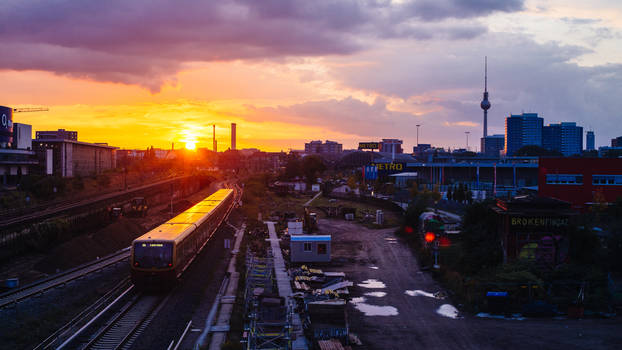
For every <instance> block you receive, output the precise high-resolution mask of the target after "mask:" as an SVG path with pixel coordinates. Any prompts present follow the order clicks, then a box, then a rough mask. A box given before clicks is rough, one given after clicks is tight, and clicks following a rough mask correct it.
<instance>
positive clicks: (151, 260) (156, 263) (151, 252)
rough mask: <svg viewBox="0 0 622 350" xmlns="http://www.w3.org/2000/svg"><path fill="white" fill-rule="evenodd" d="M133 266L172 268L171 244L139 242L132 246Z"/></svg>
mask: <svg viewBox="0 0 622 350" xmlns="http://www.w3.org/2000/svg"><path fill="white" fill-rule="evenodd" d="M134 266H136V267H142V268H166V267H171V266H173V245H172V244H171V243H157V242H139V243H135V244H134Z"/></svg>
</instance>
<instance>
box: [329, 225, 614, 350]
mask: <svg viewBox="0 0 622 350" xmlns="http://www.w3.org/2000/svg"><path fill="white" fill-rule="evenodd" d="M319 228H320V230H319V231H320V232H322V233H327V234H329V233H330V234H332V235H333V242H332V247H331V250H332V251H331V255H332V259H333V264H331V266H328V267H325V268H324V269H325V270H328V271H343V272H345V273H346V275H347V276H348V278H349V279H350V280H352V281H353V282H354V287H353V288H351V293H352V297H354V303H351V306H349V309H348V317H349V320H350V329H351V332H353V333H355V334H357V335H358V336H359V338H360V339H361V340H362V342H363V346H362V347H357V348H359V349H417V348H421V349H500V348H503V349H525V348H534V349H538V348H547V349H586V348H589V349H613V348H619V346H620V344H622V335H621V334H620V333H621V332H619V329H622V328H620V327H621V326H622V322H621V321H620V320H619V319H613V320H552V319H526V320H522V321H518V320H497V319H484V318H478V317H475V316H471V315H460V316H459V317H458V318H452V317H448V316H455V314H453V313H452V310H454V308H453V305H452V302H451V301H450V300H446V299H437V298H435V297H434V295H433V294H434V293H435V292H438V291H440V290H441V287H440V286H439V285H438V284H437V283H436V282H435V281H434V280H433V279H432V277H431V276H430V275H429V274H428V273H427V272H423V271H421V270H420V268H419V265H418V263H417V260H416V258H415V256H414V255H413V253H412V251H411V249H410V248H409V247H408V246H407V245H406V243H405V242H403V241H401V240H400V239H399V238H396V237H395V235H394V233H393V232H394V231H395V229H382V230H372V229H367V228H365V227H363V226H360V225H358V224H356V223H352V222H347V221H342V220H329V219H322V220H320V225H319ZM369 280H372V281H369ZM380 282H381V283H380ZM383 285H384V287H383ZM382 287H383V288H382ZM369 293H372V294H369ZM383 293H386V295H383ZM362 298H363V299H362ZM361 310H362V311H361ZM443 310H444V311H448V312H446V313H447V314H448V315H447V316H443V315H441V314H439V311H443ZM365 312H367V314H385V315H387V316H368V315H366V314H365Z"/></svg>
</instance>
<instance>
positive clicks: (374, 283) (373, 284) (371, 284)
mask: <svg viewBox="0 0 622 350" xmlns="http://www.w3.org/2000/svg"><path fill="white" fill-rule="evenodd" d="M357 285H358V286H359V287H363V288H385V287H386V285H385V284H384V283H382V282H381V281H378V280H374V279H369V280H365V281H363V283H359V284H357Z"/></svg>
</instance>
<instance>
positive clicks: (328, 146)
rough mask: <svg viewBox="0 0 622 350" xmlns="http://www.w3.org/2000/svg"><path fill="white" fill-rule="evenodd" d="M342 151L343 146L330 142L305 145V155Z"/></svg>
mask: <svg viewBox="0 0 622 350" xmlns="http://www.w3.org/2000/svg"><path fill="white" fill-rule="evenodd" d="M342 149H343V145H342V144H340V143H338V142H335V141H329V140H326V143H322V141H320V140H318V141H311V142H307V143H305V153H341V151H342Z"/></svg>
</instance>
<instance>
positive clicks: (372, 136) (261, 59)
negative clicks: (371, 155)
mask: <svg viewBox="0 0 622 350" xmlns="http://www.w3.org/2000/svg"><path fill="white" fill-rule="evenodd" d="M0 18H2V21H1V22H0V42H1V43H2V54H1V55H0V81H1V82H2V83H1V84H0V96H2V98H1V100H0V104H1V105H7V106H11V107H23V106H47V107H49V109H50V111H49V112H40V113H21V114H15V115H14V122H21V123H28V124H32V125H33V129H34V130H47V129H52V130H53V129H58V128H64V129H70V130H77V131H78V136H79V139H80V140H81V141H87V142H108V143H109V144H111V145H114V146H118V147H121V148H146V147H148V146H150V145H153V146H155V147H162V148H170V145H171V142H175V143H176V145H177V144H183V143H185V142H192V141H197V142H198V144H197V146H198V147H209V148H211V132H212V128H211V125H212V124H216V127H217V131H216V133H217V138H218V140H219V150H224V149H226V148H228V147H229V124H230V123H231V122H235V123H237V124H238V148H245V147H257V148H261V149H262V150H268V151H278V150H287V149H289V148H293V149H302V148H304V142H308V141H310V140H314V139H322V140H326V139H329V140H336V141H340V142H342V143H343V144H344V148H354V147H355V146H356V144H357V143H358V142H359V141H375V140H379V139H381V138H400V139H403V140H404V146H405V147H404V148H405V149H406V151H411V150H412V146H413V145H414V144H415V142H416V141H415V140H416V127H415V125H416V124H421V125H422V126H421V129H420V137H419V140H420V142H421V143H432V144H434V145H437V146H445V147H447V146H449V147H452V148H453V147H464V145H465V135H464V132H465V131H470V132H471V136H470V142H469V143H470V145H471V146H474V145H478V144H479V137H481V135H482V126H481V124H482V111H481V109H480V108H479V102H480V101H481V98H482V92H483V70H484V67H483V63H484V56H485V55H487V56H488V75H489V78H488V82H489V85H488V87H489V91H490V101H491V103H492V108H491V109H490V111H489V116H488V118H489V121H488V125H489V134H493V133H503V132H504V118H505V117H506V116H507V115H508V114H510V113H514V114H519V113H521V112H523V111H524V112H537V113H539V114H540V115H541V116H542V117H544V119H545V124H548V123H553V122H559V121H576V122H577V123H578V124H579V125H581V126H583V127H584V128H585V129H586V130H590V129H591V130H594V132H595V134H596V144H597V145H607V144H608V143H609V139H611V138H613V137H616V136H620V135H622V128H621V127H620V122H621V121H622V4H621V2H620V1H619V0H609V1H607V0H601V1H596V0H595V1H572V0H552V1H528V0H527V1H522V0H504V1H496V0H471V1H459V0H419V1H406V0H403V1H396V0H393V1H391V0H377V1H373V0H366V1H350V0H337V1H324V0H313V1H309V0H300V1H278V0H266V1H257V0H223V1H163V0H160V1H157V0H156V1H152V0H150V1H147V0H132V1H127V0H109V1H101V0H99V1H67V0H49V1H30V0H4V1H2V2H1V3H0Z"/></svg>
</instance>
